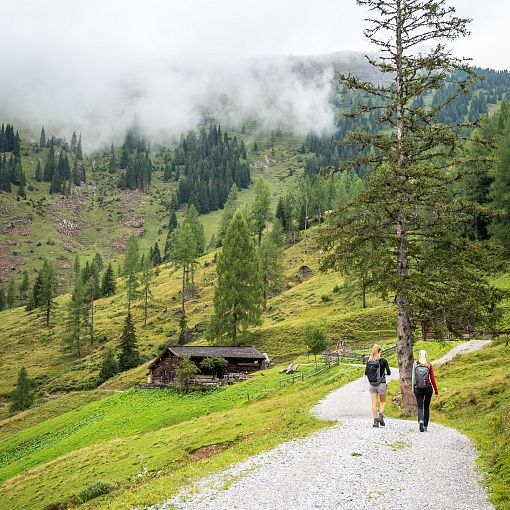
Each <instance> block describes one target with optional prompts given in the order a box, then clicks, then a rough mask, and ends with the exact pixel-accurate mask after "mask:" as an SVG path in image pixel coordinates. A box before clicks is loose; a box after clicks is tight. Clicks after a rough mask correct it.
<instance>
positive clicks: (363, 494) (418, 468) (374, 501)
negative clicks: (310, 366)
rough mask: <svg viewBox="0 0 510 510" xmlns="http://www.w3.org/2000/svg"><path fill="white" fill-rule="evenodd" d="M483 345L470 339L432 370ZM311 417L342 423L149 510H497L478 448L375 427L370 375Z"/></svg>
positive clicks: (409, 424) (395, 424)
mask: <svg viewBox="0 0 510 510" xmlns="http://www.w3.org/2000/svg"><path fill="white" fill-rule="evenodd" d="M485 344H486V342H482V341H471V342H466V343H464V344H462V345H459V346H457V347H455V348H453V349H452V350H451V351H450V352H449V353H448V354H447V355H446V356H444V357H443V358H441V359H439V360H436V361H435V362H434V364H438V363H442V362H443V363H444V362H447V361H450V360H451V359H452V358H453V357H455V356H456V355H458V354H459V353H464V352H468V351H473V350H477V349H481V348H482V347H483V346H484V345H485ZM391 377H392V378H395V377H398V371H397V370H395V369H392V376H391ZM313 412H314V414H315V415H316V416H317V417H319V418H321V419H324V420H338V421H341V423H339V425H338V426H336V427H334V428H331V429H327V430H322V431H319V432H316V433H313V434H311V435H310V436H308V437H306V438H300V439H295V440H293V441H289V442H287V443H284V444H281V445H279V446H277V447H276V448H274V449H273V450H271V451H269V452H266V453H262V454H260V455H257V456H255V457H252V458H249V459H247V460H246V461H244V462H241V463H238V464H236V465H234V466H232V467H231V468H230V469H227V470H226V471H224V472H222V473H218V474H215V475H212V476H209V477H206V478H203V479H202V480H199V481H198V482H197V483H196V484H194V485H193V486H190V487H186V488H184V489H183V490H181V491H180V492H178V493H177V494H176V495H175V496H174V497H173V498H172V499H169V500H168V501H165V502H163V503H161V504H158V505H152V506H150V507H148V509H150V510H170V509H179V510H197V509H200V510H204V509H207V510H276V509H280V508H291V509H292V510H310V509H321V510H376V509H377V510H379V509H381V508H383V509H385V510H402V509H408V508H420V509H422V510H428V509H430V510H464V509H466V510H468V509H469V510H491V509H494V507H493V506H492V504H491V503H489V502H488V499H487V494H486V491H485V489H484V488H483V487H482V486H481V485H480V483H481V476H480V474H479V473H478V472H477V469H476V465H475V457H476V450H475V449H474V447H473V445H472V444H471V442H470V441H469V440H468V439H467V438H466V437H465V436H463V435H462V434H460V433H459V432H457V431H456V430H453V429H450V428H447V427H443V426H441V425H437V424H435V423H430V424H429V428H428V432H424V433H420V432H419V431H418V425H417V423H416V422H414V421H406V420H393V419H391V418H385V419H386V424H387V425H386V427H380V428H373V427H372V417H371V412H370V396H369V393H368V388H367V382H366V380H365V378H360V379H357V380H356V381H353V382H352V383H349V384H347V385H345V386H343V387H341V388H339V389H338V390H336V391H334V392H332V393H330V394H329V395H328V396H327V397H326V398H325V399H324V400H322V401H321V402H319V404H317V405H316V406H315V407H314V409H313Z"/></svg>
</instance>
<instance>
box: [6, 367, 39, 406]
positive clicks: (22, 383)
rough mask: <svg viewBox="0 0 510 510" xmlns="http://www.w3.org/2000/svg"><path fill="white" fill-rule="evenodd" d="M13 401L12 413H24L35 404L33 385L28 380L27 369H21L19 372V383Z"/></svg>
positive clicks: (12, 397) (13, 394)
mask: <svg viewBox="0 0 510 510" xmlns="http://www.w3.org/2000/svg"><path fill="white" fill-rule="evenodd" d="M11 399H12V404H11V413H16V412H19V411H24V410H25V409H28V408H29V407H32V404H33V403H34V393H33V391H32V383H31V382H30V379H29V378H28V373H27V369H26V368H25V367H21V369H20V371H19V372H18V382H17V383H16V389H15V390H14V391H13V393H12V396H11Z"/></svg>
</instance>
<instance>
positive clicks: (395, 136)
mask: <svg viewBox="0 0 510 510" xmlns="http://www.w3.org/2000/svg"><path fill="white" fill-rule="evenodd" d="M357 3H358V5H360V6H363V7H366V8H368V10H369V12H370V16H369V18H368V23H369V28H367V29H366V30H365V32H364V33H365V36H366V37H367V38H368V40H369V41H370V42H371V43H372V44H374V45H375V46H376V47H377V48H378V49H379V54H378V56H374V57H369V58H368V60H369V62H370V63H371V64H372V65H373V66H374V67H375V68H376V69H378V71H379V72H380V73H381V76H382V79H381V80H380V83H379V84H374V83H370V82H365V81H363V80H361V79H359V78H356V77H354V76H351V75H349V76H341V78H340V79H341V83H342V85H343V86H344V87H346V88H348V89H354V90H358V91H361V94H362V95H363V96H365V97H366V96H370V98H371V101H370V102H367V104H366V105H364V106H361V107H360V109H359V110H358V111H356V112H352V113H350V114H349V115H351V116H353V117H359V116H363V115H366V114H367V113H373V114H375V115H377V116H378V119H379V122H380V129H379V130H376V131H373V132H366V131H362V130H359V131H355V132H353V133H352V134H351V137H350V141H351V142H354V143H357V144H359V145H360V146H361V147H362V148H371V150H370V151H365V152H364V154H366V156H362V157H361V159H358V160H357V161H356V162H353V164H356V165H359V164H364V165H371V167H372V169H373V171H372V175H371V177H370V179H369V181H368V185H367V188H366V189H365V190H363V191H362V192H361V193H360V194H359V195H358V197H357V198H356V199H355V200H354V201H353V202H351V203H350V204H348V205H346V206H345V207H343V208H340V210H339V211H338V212H337V213H336V214H334V215H332V217H331V218H330V221H329V222H328V226H327V228H326V229H323V230H322V236H321V245H322V247H323V248H324V249H325V256H324V257H323V261H322V268H323V269H324V270H327V269H336V270H340V271H341V272H343V273H346V274H349V273H351V272H352V271H353V269H354V268H356V267H357V264H358V262H359V260H360V259H364V260H365V263H366V264H367V265H368V267H371V268H372V282H371V283H372V286H373V288H374V289H375V290H376V291H377V292H378V293H379V294H380V295H381V296H383V297H387V298H391V299H392V300H393V302H394V304H395V307H396V323H397V354H398V365H399V373H400V387H401V392H402V400H403V405H404V410H405V412H406V413H412V412H413V411H414V409H415V405H416V402H415V398H414V395H413V393H412V388H411V374H412V365H413V350H412V347H413V330H414V328H415V327H416V325H417V324H418V323H419V322H420V321H422V320H426V321H427V322H428V326H429V327H432V328H433V327H435V326H437V325H440V326H443V325H444V326H445V327H448V328H449V329H450V330H451V329H452V328H453V329H454V330H456V331H459V330H463V329H464V330H465V329H466V328H473V327H475V326H477V324H476V321H475V322H473V321H472V320H469V321H467V323H464V319H466V316H465V315H464V314H463V313H462V312H463V311H465V310H467V309H468V307H467V306H466V305H467V303H468V302H469V303H470V305H473V306H475V307H476V309H477V310H478V311H479V313H477V314H471V315H470V317H471V318H475V319H476V320H478V319H480V320H482V319H483V320H485V321H486V324H485V325H486V326H487V327H491V326H490V324H489V323H490V322H491V321H493V320H494V318H495V315H494V314H493V313H492V311H493V310H494V308H495V304H496V303H497V301H498V299H500V297H501V296H500V295H498V292H497V291H496V290H495V289H493V288H492V287H491V286H490V285H489V284H488V283H487V279H486V277H487V275H488V274H489V273H490V272H491V271H493V270H494V267H495V266H494V265H493V264H492V262H493V261H494V259H492V258H491V257H490V256H489V255H488V254H487V250H488V247H487V246H486V245H484V244H481V243H476V242H471V241H470V240H469V239H466V238H465V237H463V236H461V235H459V231H461V230H462V226H463V223H465V222H466V221H468V219H469V217H470V216H472V211H473V210H474V209H475V205H474V204H467V203H465V202H464V201H462V200H460V199H459V197H457V196H455V193H453V192H452V189H453V188H454V187H453V183H454V182H455V181H456V180H457V179H458V178H459V175H460V173H461V172H462V167H463V165H462V162H463V151H462V148H463V145H464V143H463V142H464V139H463V136H462V133H463V129H465V127H466V126H465V125H463V126H455V125H454V126H450V125H446V124H441V123H439V122H438V121H437V117H438V114H439V113H441V111H442V110H443V109H444V108H445V107H446V106H447V105H449V104H450V103H451V102H452V101H453V100H454V99H455V97H458V95H459V94H465V93H467V92H468V89H469V87H470V85H471V84H473V83H474V81H475V80H476V75H475V74H474V72H473V70H472V69H471V67H470V66H469V63H468V61H467V60H465V59H459V58H456V57H454V56H453V55H452V53H451V51H450V49H449V48H448V46H447V45H448V44H449V43H450V42H451V41H453V40H455V39H457V38H459V37H463V36H466V35H468V28H467V27H468V24H469V21H470V20H468V19H464V18H459V17H457V16H456V15H455V9H454V8H453V7H449V6H447V5H446V3H445V1H444V0H437V1H430V0H357ZM447 84H452V85H453V86H454V88H455V91H454V92H453V93H452V94H451V95H448V97H446V98H445V99H444V100H443V101H441V102H439V103H431V104H427V103H425V102H422V101H418V99H420V98H423V97H424V96H426V95H427V94H431V93H434V92H435V91H438V90H443V89H444V87H445V86H446V85H447ZM447 90H451V88H448V89H447ZM360 152H361V153H363V151H360ZM367 257H368V259H367ZM459 289H462V293H461V294H460V295H457V291H458V290H459ZM475 295H477V296H483V299H481V300H473V299H472V298H473V296H475ZM439 298H440V299H439ZM459 300H460V303H458V302H459ZM439 303H440V304H441V305H439ZM448 303H457V305H456V311H455V313H453V314H452V313H451V309H450V307H448ZM478 326H480V324H478Z"/></svg>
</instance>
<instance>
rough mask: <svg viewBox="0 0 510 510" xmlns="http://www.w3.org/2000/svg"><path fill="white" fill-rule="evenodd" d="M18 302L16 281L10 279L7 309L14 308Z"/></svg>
mask: <svg viewBox="0 0 510 510" xmlns="http://www.w3.org/2000/svg"><path fill="white" fill-rule="evenodd" d="M15 301H16V291H15V289H14V279H13V278H10V279H9V286H8V287H7V298H6V303H7V308H12V307H13V306H14V303H15Z"/></svg>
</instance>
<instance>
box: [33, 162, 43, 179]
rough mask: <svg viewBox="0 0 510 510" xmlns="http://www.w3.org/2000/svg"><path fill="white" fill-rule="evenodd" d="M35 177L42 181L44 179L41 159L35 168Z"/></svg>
mask: <svg viewBox="0 0 510 510" xmlns="http://www.w3.org/2000/svg"><path fill="white" fill-rule="evenodd" d="M34 178H35V180H36V181H37V182H41V181H42V180H43V174H42V168H41V160H40V159H38V160H37V166H36V168H35V174H34Z"/></svg>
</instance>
